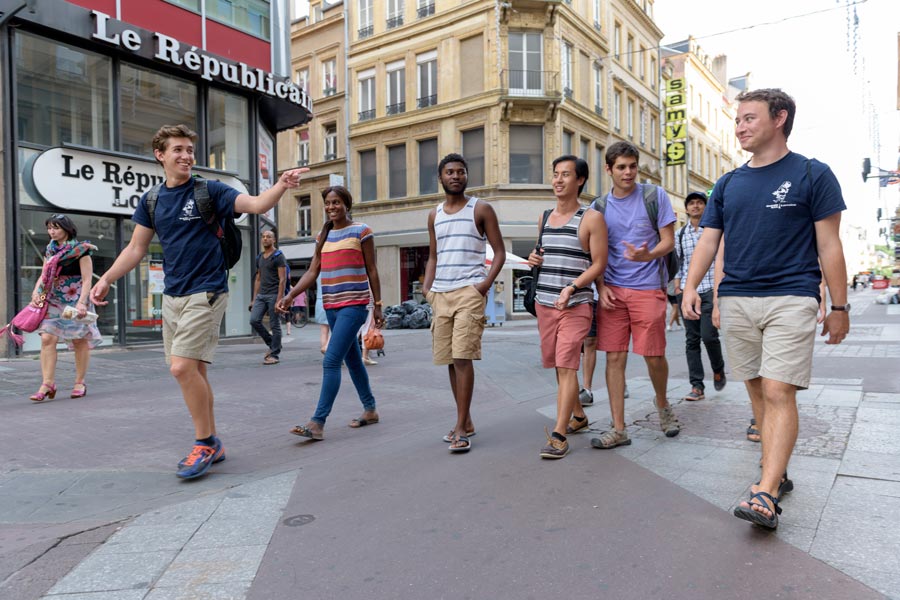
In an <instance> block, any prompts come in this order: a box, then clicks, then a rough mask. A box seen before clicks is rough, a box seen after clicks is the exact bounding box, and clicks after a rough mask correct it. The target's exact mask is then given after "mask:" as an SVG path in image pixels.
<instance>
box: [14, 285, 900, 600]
mask: <svg viewBox="0 0 900 600" xmlns="http://www.w3.org/2000/svg"><path fill="white" fill-rule="evenodd" d="M874 297H875V294H874V292H872V291H860V292H856V293H852V294H851V302H852V303H853V305H854V308H853V312H852V325H851V327H852V329H851V334H850V336H849V337H848V338H847V340H846V341H845V342H844V343H843V344H841V345H839V346H826V345H825V344H824V343H822V340H818V341H817V343H816V350H815V367H814V381H813V385H811V387H810V389H809V390H807V391H804V392H801V393H800V394H799V395H798V405H799V410H800V437H799V439H798V443H797V447H796V450H795V453H794V456H793V458H792V461H791V465H790V469H789V470H790V476H791V478H792V479H793V480H794V482H795V485H796V489H795V490H794V491H793V492H792V493H791V494H789V495H788V496H787V497H786V498H785V500H784V502H783V503H782V506H783V508H784V514H783V515H782V517H781V524H780V526H779V529H778V531H777V532H776V533H774V534H771V533H768V532H764V531H762V530H759V529H757V528H755V527H753V526H750V525H749V524H747V523H746V522H744V521H740V520H738V519H736V518H734V517H733V516H732V515H731V514H730V513H731V509H732V508H733V507H734V506H735V505H736V504H737V502H739V501H740V500H742V499H744V498H746V497H747V494H748V488H749V485H750V484H752V483H753V482H754V481H755V480H756V479H757V478H758V475H759V469H758V460H759V446H758V445H757V444H753V443H751V442H749V441H747V440H746V439H745V436H744V430H745V429H746V427H747V424H748V420H749V418H750V408H749V404H748V401H747V399H746V394H745V392H744V389H743V386H742V385H741V384H740V382H735V381H730V382H729V384H728V386H727V387H726V388H725V389H724V390H723V391H722V392H718V393H717V392H714V391H713V390H712V385H711V384H710V385H709V386H708V390H707V398H706V400H703V401H700V402H693V403H688V402H683V401H680V398H681V397H682V396H683V395H684V394H685V393H686V392H687V391H689V385H688V383H687V379H686V374H687V368H686V363H685V358H684V336H683V331H675V332H671V333H670V334H669V350H668V356H669V362H670V371H671V372H670V387H669V398H670V400H671V401H672V402H673V403H675V406H676V413H677V415H678V417H679V419H680V420H681V422H682V426H683V429H682V432H681V434H680V435H679V436H678V437H676V438H666V437H665V436H663V435H662V433H661V432H660V431H659V428H658V422H657V419H656V413H655V410H654V409H653V406H652V391H651V387H650V383H649V380H648V379H647V377H646V369H645V368H644V366H643V361H642V360H641V359H640V358H639V357H636V356H631V357H630V362H629V366H628V386H629V389H630V392H631V397H630V399H629V400H628V401H627V404H626V412H627V417H628V423H629V433H630V435H631V437H632V439H633V440H634V442H633V444H632V445H631V446H627V447H622V448H619V449H616V450H613V451H599V450H594V449H592V448H590V444H589V440H590V437H591V434H582V435H573V436H571V437H570V442H571V445H572V452H571V454H570V455H569V456H568V457H566V458H565V459H563V460H560V461H542V460H541V459H540V458H539V457H538V451H539V449H540V447H541V446H542V445H543V444H544V440H545V438H544V433H543V429H544V427H546V426H552V420H551V419H552V417H553V416H554V413H555V389H556V386H555V380H554V375H553V373H552V371H547V370H544V369H541V368H540V361H539V348H538V337H537V332H536V327H535V324H534V322H533V321H524V322H521V321H517V322H507V323H506V324H505V325H504V326H503V327H495V328H490V329H488V330H487V331H486V332H485V337H484V360H482V361H480V362H478V363H476V389H475V401H474V409H473V415H474V419H475V426H476V429H477V432H478V433H477V435H476V436H474V437H473V438H472V446H473V447H472V450H471V452H470V453H468V454H463V455H451V454H450V453H448V451H447V444H445V443H443V442H441V441H440V438H441V436H443V435H444V434H446V433H447V431H448V430H449V429H450V427H451V425H452V424H453V422H454V420H455V410H454V407H453V403H452V396H451V394H450V391H449V385H448V383H447V377H446V369H444V368H439V367H435V366H433V365H432V364H431V360H430V335H429V332H428V331H427V330H424V331H389V332H386V335H385V339H386V356H384V357H380V358H379V359H378V360H379V364H378V365H377V366H374V367H371V368H370V370H369V373H370V377H371V381H372V388H373V390H374V392H375V395H376V398H377V400H378V405H379V413H380V415H381V418H382V421H381V422H380V423H378V424H376V425H374V426H369V427H365V428H362V429H358V430H354V429H350V428H348V427H347V423H348V422H349V420H350V419H351V418H353V417H355V416H357V415H358V414H359V412H360V410H361V408H360V404H359V402H358V400H357V399H356V396H355V393H354V390H353V387H352V385H351V384H350V382H349V377H345V382H344V386H343V387H342V389H341V392H340V394H339V396H338V399H337V402H336V404H335V409H334V412H333V414H332V416H331V418H330V420H329V422H328V424H327V426H326V432H325V437H326V439H325V441H322V442H310V441H305V440H301V439H300V438H297V437H295V436H291V435H290V434H288V430H289V429H290V427H291V426H292V425H294V424H297V423H305V422H306V421H307V420H308V418H309V416H310V415H311V414H312V411H313V409H314V406H315V402H316V399H317V396H318V390H319V385H320V381H321V354H320V353H319V349H318V330H317V328H316V326H315V325H311V326H307V327H305V328H302V329H296V328H295V329H294V331H293V335H292V336H290V337H289V338H286V344H285V351H284V352H283V354H282V362H281V364H280V365H277V366H263V365H262V358H263V353H264V350H265V348H264V346H263V345H262V344H261V343H229V344H223V345H222V346H221V347H220V349H219V352H218V354H217V357H216V362H215V363H214V364H213V365H212V366H211V367H210V378H211V380H212V385H213V389H214V390H215V393H216V416H217V421H218V423H219V435H220V437H221V438H222V439H223V440H224V443H225V447H226V454H227V457H228V458H227V460H226V461H224V462H222V463H220V464H218V465H216V466H215V467H213V469H212V472H211V474H210V475H209V476H207V477H205V478H202V479H200V480H197V481H192V482H183V481H179V480H177V479H176V477H175V476H174V471H175V463H176V462H177V461H178V460H179V459H180V458H181V457H182V456H184V454H185V453H186V452H187V451H188V450H189V447H190V444H191V438H192V428H191V426H190V421H189V418H188V415H187V410H186V409H185V407H184V405H183V402H182V401H181V399H180V393H179V390H178V386H177V385H176V384H175V382H174V380H173V379H172V378H171V376H169V374H168V370H167V367H166V366H165V363H164V360H163V355H162V350H161V348H159V347H144V348H135V349H128V350H123V349H106V350H98V351H96V352H94V354H93V357H92V362H91V368H90V372H89V377H88V385H89V389H88V396H87V397H86V398H83V399H80V400H73V399H69V398H68V397H67V396H68V395H67V393H65V392H67V391H68V389H69V386H70V385H71V380H72V376H73V366H72V356H71V354H68V353H63V354H61V355H60V357H61V358H60V366H59V369H58V375H57V382H58V384H59V386H60V390H61V391H60V394H59V395H58V396H57V398H56V400H53V401H49V402H46V403H44V404H35V403H32V402H30V401H29V400H28V399H27V398H28V395H29V394H31V393H32V392H33V391H34V390H35V389H37V386H38V385H39V383H40V375H39V364H38V361H37V359H36V357H33V356H29V357H25V358H21V359H13V360H10V361H6V362H0V414H2V419H0V598H3V599H4V600H5V599H7V598H10V599H15V600H29V599H39V598H46V599H54V600H62V599H66V600H131V599H135V600H137V599H142V600H143V599H146V600H162V599H170V598H190V599H196V598H210V599H225V598H236V599H237V598H252V599H270V598H301V597H305V596H314V597H321V598H340V599H345V598H346V599H351V598H416V599H417V598H484V597H495V598H543V597H547V596H548V595H551V594H552V595H560V594H564V595H566V596H568V597H572V598H597V597H620V598H662V597H666V598H697V597H700V598H747V597H751V596H752V597H756V596H758V597H768V598H812V597H816V598H848V597H849V598H881V597H889V598H900V552H898V550H900V543H898V541H897V540H898V537H897V534H896V522H897V521H898V517H900V503H898V502H897V498H898V497H900V436H897V435H896V430H897V428H898V427H900V377H898V375H897V365H898V360H897V359H898V358H900V307H898V306H880V305H875V304H873V303H872V300H873V299H874ZM598 358H599V360H598V371H597V374H596V375H595V378H594V386H593V388H594V393H595V404H594V406H592V407H590V408H589V409H588V411H587V412H588V414H589V416H590V419H591V422H592V429H594V430H596V431H600V430H602V429H603V428H604V427H605V424H606V423H608V421H609V410H608V406H607V404H606V400H605V392H606V391H605V387H604V384H603V376H602V372H603V365H604V361H603V358H602V355H600V356H599V357H598ZM345 374H346V371H345Z"/></svg>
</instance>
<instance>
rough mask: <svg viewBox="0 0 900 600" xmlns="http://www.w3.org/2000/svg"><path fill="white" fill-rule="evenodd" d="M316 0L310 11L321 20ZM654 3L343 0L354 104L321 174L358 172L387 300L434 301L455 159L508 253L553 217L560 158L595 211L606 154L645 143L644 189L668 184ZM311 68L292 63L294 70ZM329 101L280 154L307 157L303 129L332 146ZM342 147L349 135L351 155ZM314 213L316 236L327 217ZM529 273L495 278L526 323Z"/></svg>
mask: <svg viewBox="0 0 900 600" xmlns="http://www.w3.org/2000/svg"><path fill="white" fill-rule="evenodd" d="M319 4H321V0H319V1H318V2H317V1H316V0H314V1H313V2H312V3H311V10H312V11H313V13H312V14H311V17H310V20H311V21H315V20H316V18H317V17H316V16H315V7H316V6H317V5H319ZM328 4H329V3H326V5H328ZM652 7H653V3H652V1H651V0H639V1H636V0H614V1H610V0H571V1H568V0H558V1H557V0H553V1H545V0H512V1H507V2H497V1H495V0H465V1H463V0H344V2H343V3H342V7H341V9H340V10H342V12H343V13H344V16H343V17H342V18H343V19H344V39H345V42H346V46H345V56H346V70H345V72H344V81H340V79H341V72H340V69H339V70H338V73H339V75H338V83H337V85H336V86H335V87H336V90H337V93H338V94H341V92H342V91H344V93H345V102H344V106H345V110H346V113H345V115H344V116H343V117H342V116H341V113H340V109H339V108H336V109H335V115H336V121H338V122H340V120H341V119H342V118H344V119H345V122H346V124H347V131H348V136H347V141H346V146H345V147H346V160H345V161H344V162H343V163H342V161H340V155H339V156H338V162H337V163H335V164H334V165H332V166H329V165H321V166H322V167H324V170H323V172H322V173H321V174H320V175H319V176H320V177H324V176H325V175H326V171H327V173H328V174H333V175H339V176H340V175H344V174H346V181H347V184H348V187H349V188H350V190H351V192H352V193H353V197H354V211H353V214H354V218H356V219H358V220H362V221H365V222H366V223H368V224H369V225H370V226H371V227H372V228H373V230H374V231H375V240H376V248H377V252H378V269H379V274H380V276H381V284H382V297H383V298H384V300H385V302H386V303H388V304H395V303H399V302H402V301H404V300H408V299H415V300H419V299H421V284H422V280H423V279H424V273H425V262H426V260H427V256H428V232H427V217H428V212H429V211H430V210H431V209H432V208H433V207H434V206H436V205H437V204H438V203H440V202H441V201H442V200H443V192H442V190H441V189H440V187H439V181H438V177H437V165H438V162H439V161H440V159H441V158H442V157H443V156H445V155H446V154H448V153H451V152H459V153H461V154H463V155H464V156H465V157H466V159H467V161H468V163H469V188H468V193H470V194H472V195H475V196H478V197H479V198H482V199H484V200H486V201H488V202H490V203H491V204H492V206H493V207H494V209H495V211H496V212H497V215H498V218H499V220H500V228H501V231H502V233H503V236H504V240H505V241H506V247H507V250H508V251H512V252H514V253H516V254H518V255H520V256H527V254H528V253H529V252H530V250H531V249H532V247H533V246H534V243H535V240H536V238H537V221H538V217H539V216H540V214H541V212H542V211H543V210H544V209H545V208H548V207H551V206H553V202H554V198H553V193H552V190H551V187H550V179H551V163H552V161H553V159H554V158H555V157H556V156H559V155H561V154H569V153H571V154H576V155H579V156H582V157H583V158H584V159H585V160H587V161H588V163H589V165H590V168H591V178H590V181H589V182H588V184H587V186H586V188H585V191H584V194H583V197H582V199H583V201H584V202H585V203H587V202H589V201H590V200H592V199H593V197H594V196H596V195H598V194H600V193H606V191H608V180H607V177H606V175H605V167H604V164H605V163H604V161H603V156H604V153H605V151H606V148H607V147H608V146H609V144H610V143H612V142H614V141H616V140H618V139H629V140H631V141H633V142H634V143H635V144H637V145H638V146H639V147H640V148H641V160H640V164H641V177H642V179H644V180H645V181H652V182H655V183H661V182H662V175H663V170H662V167H661V163H660V158H659V157H660V147H659V146H660V129H659V123H660V120H659V118H660V117H659V115H660V109H659V100H658V98H659V92H658V72H659V68H658V67H659V62H658V61H659V57H658V50H657V48H658V43H659V40H660V39H661V37H662V32H661V31H660V30H659V28H658V27H657V26H656V25H655V24H654V22H653V18H652ZM320 12H321V14H322V15H324V16H325V19H324V20H323V21H321V22H320V24H319V25H316V24H312V25H307V26H305V27H304V30H305V31H306V33H301V35H299V36H298V37H295V39H294V47H295V49H300V50H299V51H300V56H301V57H308V58H309V63H310V64H313V63H316V62H321V59H320V58H318V56H313V55H314V54H316V53H318V51H313V50H312V49H313V48H316V47H317V46H316V45H314V44H312V43H308V41H307V39H306V37H305V36H309V39H311V38H312V36H314V35H317V33H316V31H317V30H316V28H317V27H320V28H322V29H324V28H325V27H326V26H327V23H329V17H328V16H327V15H328V12H329V10H321V11H320ZM336 20H337V19H336V18H335V21H336ZM334 39H337V36H336V34H334ZM616 40H618V41H616ZM617 47H618V49H619V51H618V53H617V54H616V53H614V49H615V48H617ZM628 48H630V51H629V52H626V49H628ZM303 49H309V50H307V51H304V50H303ZM310 53H311V54H310ZM322 58H327V57H325V56H324V53H322ZM306 61H307V59H306V58H299V60H298V55H297V54H295V56H294V64H295V68H297V67H301V68H302V65H303V64H306ZM338 62H340V59H339V58H338ZM315 68H317V67H310V71H309V72H310V74H311V75H310V76H311V77H312V73H313V71H314V69H315ZM311 86H312V87H311V89H313V90H314V93H313V96H314V98H316V96H315V89H316V88H315V84H311ZM316 106H317V114H316V123H315V126H314V127H310V128H300V129H299V130H298V132H295V133H294V139H293V140H291V141H286V142H283V144H285V145H295V144H296V145H297V146H298V147H299V146H300V144H301V143H302V138H301V137H300V136H301V134H302V132H303V131H308V132H309V133H308V138H309V149H310V152H314V148H316V147H317V144H318V145H321V144H322V143H323V142H322V141H317V139H316V138H317V137H319V138H320V139H322V140H323V139H324V137H325V136H326V135H327V132H326V131H325V130H324V129H323V127H324V125H325V123H326V121H330V119H325V118H323V116H322V109H321V108H320V107H321V106H322V101H320V100H318V99H317V100H316ZM338 131H341V128H340V127H338ZM340 143H341V139H340V136H338V140H337V147H338V153H340V152H341V150H342V148H341V146H340ZM311 166H314V167H316V166H318V165H316V164H315V163H311ZM341 166H343V168H344V171H343V172H342V171H341V170H340V168H341ZM313 195H314V194H313ZM300 196H302V194H301V195H300ZM315 202H321V197H319V198H315V197H314V198H313V203H315ZM287 204H288V203H285V205H287ZM313 213H314V216H313V219H312V221H313V224H314V226H313V234H314V232H315V230H316V227H315V223H316V221H317V219H318V218H319V217H320V213H321V210H320V209H314V210H313ZM282 243H283V245H284V242H282ZM307 244H309V245H311V242H309V241H308V242H307ZM529 275H530V274H529V273H528V272H526V271H507V270H504V271H503V273H502V275H501V276H500V277H499V278H498V280H499V281H498V284H497V287H496V288H495V292H496V294H495V297H496V298H497V299H499V301H500V302H501V304H503V307H502V310H504V311H505V313H506V315H507V316H516V315H520V314H523V315H524V314H525V313H524V308H523V307H522V291H521V284H522V282H523V278H524V277H527V276H529Z"/></svg>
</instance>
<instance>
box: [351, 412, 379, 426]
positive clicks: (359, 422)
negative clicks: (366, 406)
mask: <svg viewBox="0 0 900 600" xmlns="http://www.w3.org/2000/svg"><path fill="white" fill-rule="evenodd" d="M378 421H379V418H378V413H375V416H374V417H372V418H369V419H367V418H366V413H363V414H362V416H360V417H358V418H356V419H353V420H352V421H350V427H352V428H353V429H359V428H360V427H365V426H366V425H374V424H375V423H377V422H378Z"/></svg>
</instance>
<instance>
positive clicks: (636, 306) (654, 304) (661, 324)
mask: <svg viewBox="0 0 900 600" xmlns="http://www.w3.org/2000/svg"><path fill="white" fill-rule="evenodd" d="M608 287H609V289H610V291H612V293H613V295H614V296H615V297H616V299H615V300H614V301H613V304H614V305H615V307H614V308H613V309H611V310H607V309H605V308H603V307H602V306H600V304H599V303H598V304H597V310H598V311H599V313H598V314H597V350H598V351H601V352H628V342H629V340H630V339H631V338H633V339H634V344H633V347H632V351H633V352H634V353H635V354H639V355H641V356H665V355H666V292H665V291H664V290H631V289H628V288H621V287H615V286H612V285H610V286H608Z"/></svg>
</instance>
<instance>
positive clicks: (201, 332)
mask: <svg viewBox="0 0 900 600" xmlns="http://www.w3.org/2000/svg"><path fill="white" fill-rule="evenodd" d="M227 307H228V293H227V292H222V293H220V294H216V293H213V292H198V293H196V294H191V295H190V296H166V295H163V306H162V318H163V345H164V346H165V348H166V362H167V363H171V362H172V357H173V356H180V357H181V358H193V359H195V360H200V361H203V362H205V363H211V362H212V360H213V357H214V356H215V354H216V346H217V345H218V344H219V328H220V327H221V326H222V317H224V316H225V308H227Z"/></svg>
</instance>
